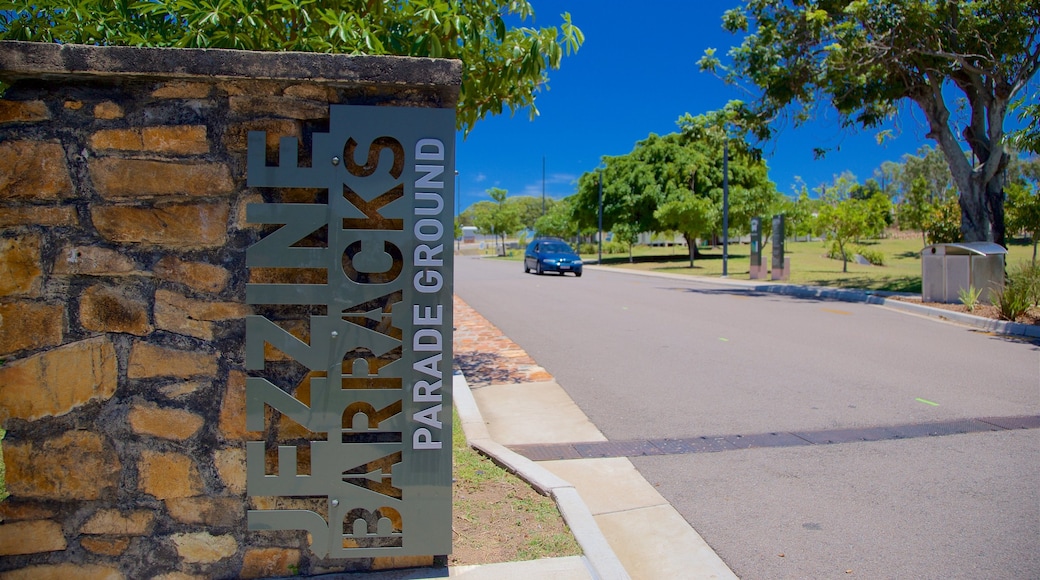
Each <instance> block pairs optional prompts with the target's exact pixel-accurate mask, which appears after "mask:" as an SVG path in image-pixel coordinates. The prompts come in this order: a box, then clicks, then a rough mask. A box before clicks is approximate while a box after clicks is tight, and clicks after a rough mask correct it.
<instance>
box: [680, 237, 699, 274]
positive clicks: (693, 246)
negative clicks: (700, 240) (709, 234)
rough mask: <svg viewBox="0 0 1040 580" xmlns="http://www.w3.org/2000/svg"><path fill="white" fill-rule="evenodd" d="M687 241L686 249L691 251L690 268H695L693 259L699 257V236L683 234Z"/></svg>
mask: <svg viewBox="0 0 1040 580" xmlns="http://www.w3.org/2000/svg"><path fill="white" fill-rule="evenodd" d="M683 238H685V239H686V247H687V248H688V249H689V250H690V267H691V268H693V259H694V258H695V257H696V256H697V236H691V235H690V234H683Z"/></svg>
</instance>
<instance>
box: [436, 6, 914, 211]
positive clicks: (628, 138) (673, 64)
mask: <svg viewBox="0 0 1040 580" xmlns="http://www.w3.org/2000/svg"><path fill="white" fill-rule="evenodd" d="M532 4H533V6H534V9H535V11H536V13H537V20H536V21H535V23H534V24H533V25H534V26H539V27H541V26H555V25H558V24H559V23H560V21H561V19H560V17H559V14H560V13H561V12H564V11H568V12H570V13H571V16H572V18H573V21H574V23H575V24H576V25H577V26H578V27H579V28H581V29H582V31H583V32H584V33H585V44H584V46H582V48H581V50H579V51H578V53H577V54H573V55H571V56H569V57H564V59H563V64H562V66H561V68H560V70H557V71H550V73H549V79H550V80H549V90H543V91H542V92H541V93H540V94H539V95H538V97H537V99H536V102H537V104H538V109H539V111H540V113H541V115H540V116H538V117H537V118H536V119H535V120H534V121H531V120H529V115H528V113H527V111H526V110H524V111H520V112H518V113H517V114H516V115H515V116H512V117H510V116H509V114H508V113H505V114H503V115H500V116H497V117H491V118H488V119H485V120H483V121H481V122H479V123H477V125H476V127H475V128H474V129H473V131H472V132H470V135H469V137H467V138H466V139H463V137H462V134H461V133H460V134H459V135H458V149H457V160H456V169H457V170H458V171H459V189H460V192H461V193H460V197H461V203H460V205H461V208H462V209H463V210H465V209H466V208H467V207H469V206H470V205H472V204H473V203H475V202H477V201H480V200H484V199H489V198H488V196H487V194H486V193H485V191H486V190H487V189H489V188H491V187H500V188H502V189H506V190H508V191H509V195H510V196H513V195H534V196H541V195H542V159H543V158H544V159H545V193H546V195H547V196H548V197H553V198H562V197H566V196H568V195H571V194H572V193H574V191H575V185H574V182H575V181H576V180H577V178H578V177H579V176H580V175H581V174H582V173H585V172H587V171H593V170H595V169H596V167H597V166H598V165H599V162H600V158H601V157H602V156H604V155H623V154H625V153H628V152H630V151H631V150H632V148H633V147H634V146H635V143H636V142H637V141H639V140H641V139H645V138H646V137H647V135H649V134H650V133H657V134H666V133H671V132H674V131H676V130H677V129H678V128H677V126H676V124H675V121H676V120H677V119H678V118H679V117H680V116H681V115H682V114H684V113H687V112H689V113H691V114H694V115H696V114H700V113H704V112H707V111H711V110H715V109H719V108H721V107H722V106H724V105H725V104H726V102H727V101H729V100H731V99H742V100H745V101H750V100H751V97H750V96H749V95H748V94H747V93H743V92H741V91H740V90H739V89H737V88H734V87H730V86H727V85H726V84H724V83H723V82H722V81H720V80H719V79H718V78H716V77H715V76H713V75H711V74H709V73H702V72H700V71H699V70H698V68H697V60H698V59H699V58H700V57H701V55H702V54H703V53H704V49H705V48H708V47H714V48H717V49H718V52H719V53H720V54H724V53H725V52H726V51H727V50H728V49H729V47H730V46H732V45H734V44H738V43H739V42H740V38H739V37H737V36H732V35H730V34H729V33H727V32H726V31H724V30H723V29H722V25H721V22H722V21H721V16H722V13H723V12H724V11H725V10H727V9H728V8H731V7H734V6H737V5H738V4H740V2H738V1H737V0H717V1H716V0H711V1H706V0H643V1H642V2H622V1H620V0H598V1H597V0H532ZM528 25H529V26H530V25H531V24H528ZM898 123H899V124H898V126H897V127H895V132H896V134H897V136H896V138H895V139H890V140H887V141H886V142H885V144H884V145H878V143H877V140H876V139H875V134H874V132H873V131H863V130H861V131H858V132H851V131H849V130H842V129H841V128H840V127H839V126H838V122H837V114H836V113H835V112H834V111H833V110H829V109H827V108H822V109H821V115H820V118H819V119H817V120H816V121H814V122H813V123H812V124H811V125H808V126H803V127H800V128H797V129H796V128H792V127H785V128H784V129H783V130H782V132H781V134H780V136H779V138H778V139H776V140H774V141H771V142H769V143H765V144H763V149H764V153H765V157H766V160H767V163H768V164H769V167H770V178H771V179H772V180H773V181H774V182H776V184H777V189H779V191H780V192H782V193H786V194H790V192H791V186H792V184H793V183H794V182H795V177H796V176H800V177H801V178H802V179H803V180H804V181H805V182H806V183H807V184H808V185H809V187H810V188H813V187H815V186H817V185H819V184H820V183H823V182H827V181H830V180H831V179H832V178H833V176H835V175H837V174H840V173H841V172H843V171H845V170H850V171H852V172H853V173H854V174H855V175H856V176H857V177H858V178H859V179H860V181H863V180H865V179H867V178H869V177H871V175H872V174H873V171H874V169H875V168H876V167H878V166H879V165H881V163H882V162H883V161H886V160H892V161H898V160H900V159H901V158H902V156H903V154H904V153H913V152H915V151H917V149H918V148H920V147H921V146H922V145H925V144H929V145H932V146H934V143H932V142H931V141H930V140H928V139H926V138H925V136H924V134H925V129H924V126H923V119H922V116H921V114H920V113H916V115H915V112H914V111H913V110H912V109H909V108H908V110H907V113H904V114H903V115H902V116H901V118H900V119H899V121H898ZM814 147H826V148H831V149H834V148H838V150H837V151H833V152H831V153H830V154H828V155H827V157H825V158H824V159H822V160H814V159H813V153H812V152H813V148H814Z"/></svg>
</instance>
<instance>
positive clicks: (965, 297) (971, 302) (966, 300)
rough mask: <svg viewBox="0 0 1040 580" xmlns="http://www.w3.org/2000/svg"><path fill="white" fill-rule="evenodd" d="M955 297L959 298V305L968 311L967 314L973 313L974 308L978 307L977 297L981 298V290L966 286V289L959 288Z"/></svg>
mask: <svg viewBox="0 0 1040 580" xmlns="http://www.w3.org/2000/svg"><path fill="white" fill-rule="evenodd" d="M957 295H958V296H959V297H960V300H961V304H963V305H964V307H965V308H967V309H968V312H975V308H977V307H978V305H979V296H982V289H981V288H976V287H975V286H968V287H967V288H961V289H960V291H959V292H957Z"/></svg>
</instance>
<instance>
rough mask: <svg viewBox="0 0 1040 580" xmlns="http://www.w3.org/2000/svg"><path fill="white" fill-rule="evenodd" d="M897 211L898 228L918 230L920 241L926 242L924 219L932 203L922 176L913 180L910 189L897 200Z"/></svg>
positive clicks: (930, 209) (929, 211)
mask: <svg viewBox="0 0 1040 580" xmlns="http://www.w3.org/2000/svg"><path fill="white" fill-rule="evenodd" d="M897 211H898V215H899V229H901V230H907V229H911V230H920V231H921V243H922V244H927V243H928V238H927V237H925V236H926V234H925V220H926V219H927V217H928V215H929V214H930V213H931V211H932V204H931V202H930V201H929V193H928V183H927V182H925V180H924V178H923V177H919V178H917V179H915V180H914V182H913V184H912V185H911V186H910V191H909V192H907V193H906V194H904V195H903V199H902V201H900V202H899V208H898V210H897Z"/></svg>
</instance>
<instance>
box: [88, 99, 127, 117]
mask: <svg viewBox="0 0 1040 580" xmlns="http://www.w3.org/2000/svg"><path fill="white" fill-rule="evenodd" d="M123 114H124V113H123V107H120V106H119V105H118V104H116V103H113V102H112V101H104V102H102V103H98V104H97V105H94V118H95V119H102V120H105V121H111V120H112V119H122V118H123Z"/></svg>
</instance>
